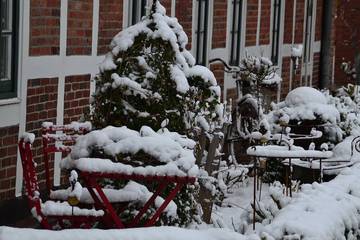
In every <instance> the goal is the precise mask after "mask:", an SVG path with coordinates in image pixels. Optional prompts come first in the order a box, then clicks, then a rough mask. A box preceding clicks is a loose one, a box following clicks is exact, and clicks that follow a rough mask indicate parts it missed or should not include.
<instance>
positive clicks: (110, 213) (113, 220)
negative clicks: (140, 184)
mask: <svg viewBox="0 0 360 240" xmlns="http://www.w3.org/2000/svg"><path fill="white" fill-rule="evenodd" d="M80 176H81V178H82V179H84V183H85V184H86V187H87V189H88V190H89V192H90V194H91V196H92V197H93V199H94V202H95V203H96V205H97V206H100V208H101V209H102V210H104V212H105V215H106V216H104V217H106V219H107V221H106V222H107V224H109V223H110V225H107V227H109V228H113V227H115V228H125V227H140V226H141V225H140V220H141V218H142V217H143V215H144V214H145V213H146V212H147V211H148V210H149V208H150V207H151V205H152V204H153V203H154V202H155V199H156V197H158V196H159V195H160V193H162V192H163V190H164V189H165V188H166V187H167V186H168V185H169V184H170V183H174V184H175V186H174V188H173V189H172V190H171V192H170V193H169V195H168V196H166V198H165V201H164V202H163V203H162V204H161V206H160V207H159V208H158V209H157V210H156V211H155V213H154V214H153V216H152V217H151V218H150V219H147V220H146V222H145V223H144V224H143V226H144V227H149V226H153V225H155V223H156V221H157V220H158V218H159V217H160V215H161V214H162V213H163V212H164V210H165V208H166V207H167V206H168V205H169V203H170V202H171V201H172V200H173V199H174V198H175V197H176V194H177V193H178V192H179V191H180V190H181V188H182V187H183V186H184V185H185V184H192V183H194V182H195V180H196V178H194V177H177V176H143V175H125V174H114V173H112V174H107V173H100V172H80ZM103 178H111V179H123V180H138V181H139V180H140V181H151V182H157V183H158V186H157V188H156V190H155V192H154V193H153V195H152V196H151V197H150V198H149V199H148V201H147V202H146V203H145V205H144V206H143V207H142V209H141V210H140V211H139V213H138V214H137V215H136V216H135V218H134V219H133V220H132V221H131V222H130V223H129V224H127V225H125V224H124V223H123V222H122V221H121V220H120V218H119V217H118V213H116V211H115V209H114V208H113V207H112V205H111V203H110V202H109V200H108V199H107V197H106V195H105V194H104V192H103V190H102V188H101V187H100V185H99V184H98V183H97V181H98V180H100V179H103ZM94 189H95V190H96V192H97V193H95V191H94ZM104 223H105V221H104Z"/></svg>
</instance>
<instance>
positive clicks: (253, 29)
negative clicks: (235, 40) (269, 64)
mask: <svg viewBox="0 0 360 240" xmlns="http://www.w3.org/2000/svg"><path fill="white" fill-rule="evenodd" d="M247 3H248V4H247V16H246V41H245V45H246V46H253V45H256V34H257V25H258V0H248V1H247Z"/></svg>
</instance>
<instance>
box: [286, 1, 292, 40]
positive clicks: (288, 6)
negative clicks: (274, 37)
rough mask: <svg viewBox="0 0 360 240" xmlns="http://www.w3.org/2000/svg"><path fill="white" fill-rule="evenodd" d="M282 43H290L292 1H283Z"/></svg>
mask: <svg viewBox="0 0 360 240" xmlns="http://www.w3.org/2000/svg"><path fill="white" fill-rule="evenodd" d="M284 17H285V21H284V33H286V34H284V43H292V39H293V18H294V1H285V16H284Z"/></svg>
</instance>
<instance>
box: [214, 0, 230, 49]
mask: <svg viewBox="0 0 360 240" xmlns="http://www.w3.org/2000/svg"><path fill="white" fill-rule="evenodd" d="M226 17H227V1H224V0H214V20H213V39H212V48H225V47H226Z"/></svg>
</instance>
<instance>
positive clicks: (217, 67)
mask: <svg viewBox="0 0 360 240" xmlns="http://www.w3.org/2000/svg"><path fill="white" fill-rule="evenodd" d="M210 70H211V71H212V72H213V73H214V75H215V78H216V80H217V83H218V85H220V87H221V94H223V91H224V65H222V64H211V65H210ZM221 99H222V98H221Z"/></svg>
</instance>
